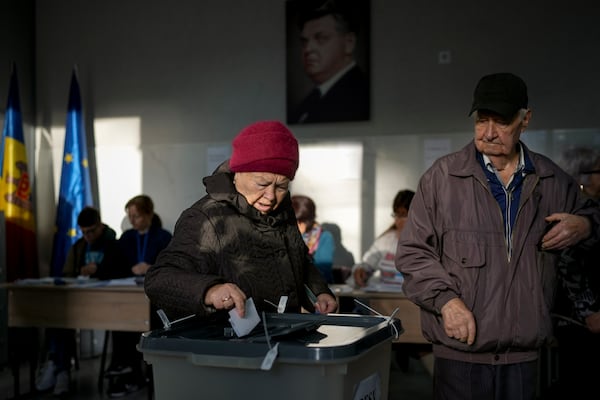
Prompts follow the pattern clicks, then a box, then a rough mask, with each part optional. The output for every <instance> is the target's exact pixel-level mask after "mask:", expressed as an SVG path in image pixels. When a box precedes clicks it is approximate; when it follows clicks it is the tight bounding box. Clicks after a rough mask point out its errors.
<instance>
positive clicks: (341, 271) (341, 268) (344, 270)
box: [321, 222, 354, 283]
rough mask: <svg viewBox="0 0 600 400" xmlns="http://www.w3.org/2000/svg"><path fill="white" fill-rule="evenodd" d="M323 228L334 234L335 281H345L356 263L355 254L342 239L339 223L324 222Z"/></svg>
mask: <svg viewBox="0 0 600 400" xmlns="http://www.w3.org/2000/svg"><path fill="white" fill-rule="evenodd" d="M321 228H323V230H324V231H327V232H330V233H331V236H333V245H334V246H335V250H334V252H333V265H332V267H331V269H332V271H333V283H344V282H346V279H348V276H350V273H351V271H352V266H353V265H354V255H353V254H352V252H351V251H350V250H348V249H347V248H346V247H345V246H344V243H343V241H342V230H341V229H340V226H339V225H338V224H334V223H332V222H323V223H322V224H321Z"/></svg>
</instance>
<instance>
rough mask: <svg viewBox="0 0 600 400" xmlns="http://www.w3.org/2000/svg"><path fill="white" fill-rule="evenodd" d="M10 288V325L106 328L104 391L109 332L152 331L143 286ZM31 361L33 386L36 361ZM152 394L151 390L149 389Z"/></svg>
mask: <svg viewBox="0 0 600 400" xmlns="http://www.w3.org/2000/svg"><path fill="white" fill-rule="evenodd" d="M0 288H2V289H6V290H7V297H8V326H9V327H15V328H18V327H32V328H67V329H90V330H104V331H106V334H105V336H104V345H103V350H102V359H101V364H100V375H99V377H98V390H99V392H100V393H102V389H103V380H104V379H103V377H104V366H105V362H106V354H107V343H108V332H110V331H131V332H146V331H148V330H150V302H149V300H148V298H147V297H146V294H145V293H144V288H143V287H141V286H112V285H105V286H85V285H78V284H69V285H53V284H39V283H35V284H16V283H10V284H3V285H0ZM33 361H34V362H32V363H31V366H30V367H31V368H30V385H31V391H32V392H33V391H34V386H33V381H34V376H35V369H36V364H37V363H36V362H35V360H33ZM13 375H14V380H15V382H14V387H15V397H19V367H18V365H16V366H13ZM148 393H149V396H150V393H151V390H149V391H148Z"/></svg>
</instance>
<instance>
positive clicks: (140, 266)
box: [131, 261, 150, 275]
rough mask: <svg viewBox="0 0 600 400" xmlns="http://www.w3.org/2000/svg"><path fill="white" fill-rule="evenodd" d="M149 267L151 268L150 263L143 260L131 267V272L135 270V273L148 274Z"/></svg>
mask: <svg viewBox="0 0 600 400" xmlns="http://www.w3.org/2000/svg"><path fill="white" fill-rule="evenodd" d="M148 268H150V264H148V263H147V262H144V261H142V262H140V263H137V264H135V265H134V266H133V267H131V272H133V274H134V275H146V271H148Z"/></svg>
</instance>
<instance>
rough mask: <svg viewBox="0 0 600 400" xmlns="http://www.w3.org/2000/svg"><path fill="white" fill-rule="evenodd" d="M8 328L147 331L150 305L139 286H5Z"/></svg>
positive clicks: (148, 328)
mask: <svg viewBox="0 0 600 400" xmlns="http://www.w3.org/2000/svg"><path fill="white" fill-rule="evenodd" d="M4 287H6V288H7V290H8V326H10V327H41V328H71V329H99V330H107V331H132V332H145V331H148V330H150V302H149V301H148V298H147V297H146V294H145V293H144V288H143V287H141V286H100V287H85V286H83V287H82V286H78V285H46V284H39V285H25V284H7V285H5V286H4Z"/></svg>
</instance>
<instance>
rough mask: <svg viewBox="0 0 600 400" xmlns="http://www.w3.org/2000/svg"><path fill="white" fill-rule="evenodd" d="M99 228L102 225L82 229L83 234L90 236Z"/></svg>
mask: <svg viewBox="0 0 600 400" xmlns="http://www.w3.org/2000/svg"><path fill="white" fill-rule="evenodd" d="M99 226H100V225H94V226H92V227H91V228H81V233H83V234H84V235H89V234H90V233H94V232H95V231H96V229H98V227H99Z"/></svg>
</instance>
